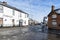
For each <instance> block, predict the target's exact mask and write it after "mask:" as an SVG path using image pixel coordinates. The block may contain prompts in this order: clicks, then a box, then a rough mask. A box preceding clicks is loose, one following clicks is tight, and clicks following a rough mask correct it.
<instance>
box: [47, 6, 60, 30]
mask: <svg viewBox="0 0 60 40" xmlns="http://www.w3.org/2000/svg"><path fill="white" fill-rule="evenodd" d="M48 28H49V29H59V30H60V8H59V9H55V7H54V6H52V8H51V12H50V13H49V14H48Z"/></svg>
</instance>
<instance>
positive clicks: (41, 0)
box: [0, 0, 60, 21]
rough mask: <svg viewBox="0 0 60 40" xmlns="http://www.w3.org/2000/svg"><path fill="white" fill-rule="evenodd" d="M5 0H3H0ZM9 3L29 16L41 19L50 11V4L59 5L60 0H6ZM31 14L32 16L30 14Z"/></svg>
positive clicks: (57, 6)
mask: <svg viewBox="0 0 60 40" xmlns="http://www.w3.org/2000/svg"><path fill="white" fill-rule="evenodd" d="M0 1H5V0H0ZM6 1H7V2H8V4H9V5H11V6H14V7H17V8H18V9H21V10H23V11H25V12H27V13H29V14H30V17H31V18H32V17H33V19H35V20H38V21H42V19H43V17H44V16H47V15H48V14H49V12H50V11H51V6H52V5H55V6H56V8H59V7H60V0H6ZM32 15H33V16H32Z"/></svg>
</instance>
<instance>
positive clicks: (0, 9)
mask: <svg viewBox="0 0 60 40" xmlns="http://www.w3.org/2000/svg"><path fill="white" fill-rule="evenodd" d="M0 13H3V6H2V5H0Z"/></svg>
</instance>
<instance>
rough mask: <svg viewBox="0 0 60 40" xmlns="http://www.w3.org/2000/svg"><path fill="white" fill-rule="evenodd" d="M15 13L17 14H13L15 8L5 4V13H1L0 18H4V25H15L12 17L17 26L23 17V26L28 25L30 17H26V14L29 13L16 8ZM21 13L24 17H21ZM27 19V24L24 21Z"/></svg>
mask: <svg viewBox="0 0 60 40" xmlns="http://www.w3.org/2000/svg"><path fill="white" fill-rule="evenodd" d="M14 13H15V14H14V15H13V9H11V8H8V7H5V6H3V13H0V18H1V17H2V18H3V26H13V22H12V19H14V23H15V25H16V26H17V25H19V20H21V19H22V20H23V22H22V25H23V26H26V25H28V20H29V18H28V17H26V18H25V15H27V14H25V13H22V12H19V11H16V10H14ZM20 15H21V16H22V17H20ZM25 21H26V24H25V23H24V22H25Z"/></svg>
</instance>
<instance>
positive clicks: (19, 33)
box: [0, 25, 48, 40]
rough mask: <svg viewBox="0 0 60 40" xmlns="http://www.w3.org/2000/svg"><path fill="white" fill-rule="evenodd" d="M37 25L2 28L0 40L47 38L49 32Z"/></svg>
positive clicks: (39, 39)
mask: <svg viewBox="0 0 60 40" xmlns="http://www.w3.org/2000/svg"><path fill="white" fill-rule="evenodd" d="M38 27H40V25H37V26H29V27H18V28H7V29H6V28H5V29H3V28H2V29H0V40H47V39H48V38H47V36H48V35H47V33H44V32H41V29H40V31H39V30H38Z"/></svg>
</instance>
